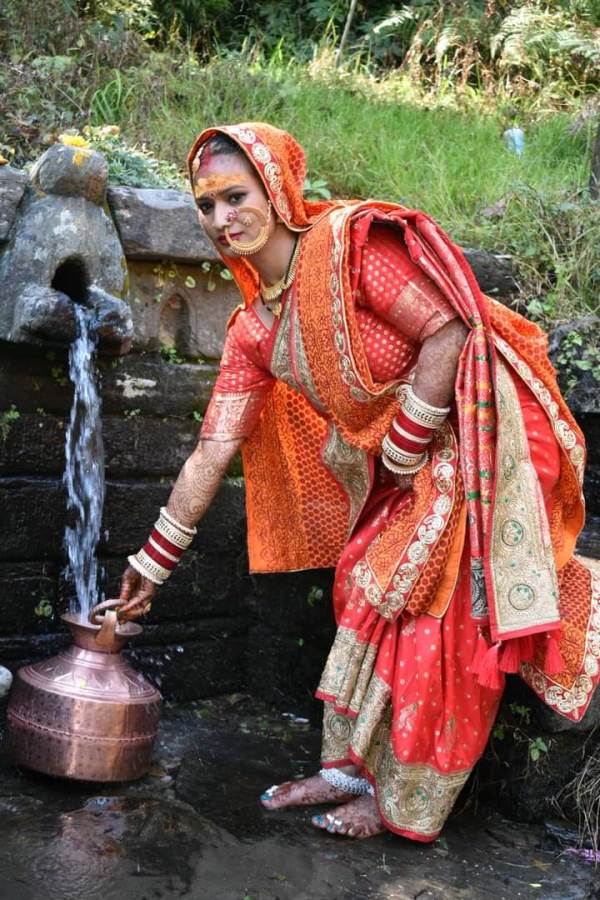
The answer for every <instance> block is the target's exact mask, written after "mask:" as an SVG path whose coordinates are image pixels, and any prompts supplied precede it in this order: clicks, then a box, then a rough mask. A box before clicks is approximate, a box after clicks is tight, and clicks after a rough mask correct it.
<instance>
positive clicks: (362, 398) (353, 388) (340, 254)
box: [330, 209, 373, 403]
mask: <svg viewBox="0 0 600 900" xmlns="http://www.w3.org/2000/svg"><path fill="white" fill-rule="evenodd" d="M351 212H352V210H351V209H346V210H339V211H336V212H334V213H333V214H332V215H331V218H330V221H331V233H332V238H333V241H332V257H331V264H332V272H331V278H330V287H331V301H332V302H331V315H332V324H333V341H334V346H335V348H336V350H337V352H338V356H339V360H338V362H339V366H340V373H341V378H342V381H343V382H344V384H346V385H347V386H348V388H349V390H350V394H351V395H352V397H353V398H354V400H357V401H358V402H359V403H368V402H369V401H370V400H372V399H373V394H371V393H369V392H368V391H366V390H365V388H364V385H361V384H360V382H359V378H358V375H357V373H356V366H355V364H354V360H353V358H352V348H351V346H350V338H349V334H348V327H347V323H346V307H345V304H344V298H343V287H342V284H343V281H342V279H343V264H344V243H343V240H342V232H343V229H344V225H345V223H346V220H347V219H348V217H349V215H350V214H351Z"/></svg>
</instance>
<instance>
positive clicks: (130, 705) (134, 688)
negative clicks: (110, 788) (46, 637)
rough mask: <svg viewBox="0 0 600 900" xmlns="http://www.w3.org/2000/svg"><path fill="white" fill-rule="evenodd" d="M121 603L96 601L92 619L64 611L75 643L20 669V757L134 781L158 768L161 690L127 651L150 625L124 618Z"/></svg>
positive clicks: (13, 733) (15, 702)
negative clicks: (124, 653) (121, 618)
mask: <svg viewBox="0 0 600 900" xmlns="http://www.w3.org/2000/svg"><path fill="white" fill-rule="evenodd" d="M118 603H119V601H106V602H105V603H101V604H99V605H98V606H96V607H94V609H93V610H92V612H91V614H90V619H92V621H86V620H85V619H83V618H82V617H81V616H78V615H74V614H72V613H69V614H66V615H64V616H62V619H63V620H64V621H65V622H66V623H67V625H68V626H69V628H70V629H71V633H72V635H73V641H74V643H73V644H72V645H71V646H69V647H68V648H67V649H66V650H63V651H62V652H61V653H59V654H58V655H57V656H52V657H50V658H49V659H45V660H43V661H42V662H39V663H35V664H34V665H29V666H24V667H23V668H22V669H19V671H18V672H17V674H16V676H15V681H14V685H13V689H12V693H11V697H10V700H9V704H8V709H7V719H8V735H9V747H10V750H11V754H12V757H13V759H14V760H15V762H17V763H18V764H19V765H22V766H25V767H27V768H29V769H35V770H36V771H38V772H45V773H46V774H48V775H59V776H63V777H66V778H75V779H79V780H83V781H128V780H130V779H134V778H140V777H141V776H142V775H144V774H145V773H146V772H147V771H148V769H149V768H150V764H151V759H152V748H153V745H154V741H155V738H156V734H157V731H158V720H159V716H160V701H161V696H160V693H159V692H158V691H157V690H156V688H155V687H153V685H151V684H150V683H149V682H148V681H147V680H146V679H145V678H144V676H143V675H142V674H141V673H139V672H136V671H135V670H134V669H132V668H131V667H130V666H129V665H128V664H127V663H126V662H125V660H124V658H123V656H122V654H121V650H122V648H123V647H124V645H125V644H126V643H127V641H128V640H129V639H130V638H131V637H133V636H134V635H136V634H140V632H141V631H142V628H141V626H140V625H137V624H135V623H133V622H126V623H123V624H120V623H119V622H118V618H117V613H116V612H115V610H114V607H116V606H118ZM101 611H104V615H103V616H102V617H99V613H100V612H101ZM98 623H99V624H98Z"/></svg>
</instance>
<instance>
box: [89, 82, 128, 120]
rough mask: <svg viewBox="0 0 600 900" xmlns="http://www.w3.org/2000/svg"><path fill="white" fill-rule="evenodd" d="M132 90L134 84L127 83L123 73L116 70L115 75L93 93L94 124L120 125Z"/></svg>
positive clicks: (91, 114) (91, 104)
mask: <svg viewBox="0 0 600 900" xmlns="http://www.w3.org/2000/svg"><path fill="white" fill-rule="evenodd" d="M132 91H133V85H126V84H125V81H124V79H123V76H122V75H121V73H120V72H119V71H118V70H115V77H114V78H112V79H111V80H110V81H107V83H106V84H105V85H103V87H101V88H98V89H97V90H96V91H94V93H93V94H92V99H91V101H90V116H91V120H92V125H118V124H119V122H120V121H121V118H122V116H123V113H124V111H125V107H126V104H127V101H128V100H129V98H130V96H131V93H132Z"/></svg>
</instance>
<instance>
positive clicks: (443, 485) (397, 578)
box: [352, 422, 458, 621]
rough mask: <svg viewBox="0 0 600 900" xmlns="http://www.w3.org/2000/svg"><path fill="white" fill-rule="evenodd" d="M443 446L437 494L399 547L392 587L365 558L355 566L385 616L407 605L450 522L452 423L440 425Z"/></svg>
mask: <svg viewBox="0 0 600 900" xmlns="http://www.w3.org/2000/svg"><path fill="white" fill-rule="evenodd" d="M439 439H440V440H441V447H439V448H438V449H436V450H434V452H433V458H432V462H431V476H432V479H433V483H434V485H435V488H436V494H435V497H434V500H433V501H432V503H431V505H430V506H429V509H428V510H427V514H426V515H425V516H424V517H423V519H422V520H421V521H420V522H419V523H418V524H417V526H416V528H415V530H414V532H413V535H412V537H411V539H410V541H409V542H408V544H407V545H406V547H405V548H404V549H403V550H400V548H399V551H400V555H399V560H398V565H397V567H396V571H395V574H394V575H393V577H392V581H391V584H392V587H391V589H388V590H386V591H385V592H384V590H383V589H382V587H381V586H380V584H379V583H378V581H377V578H376V576H375V573H374V572H373V569H372V568H371V566H370V565H369V563H368V561H367V560H366V559H362V560H359V562H357V563H356V565H355V566H354V568H353V569H352V580H353V581H354V583H355V584H356V585H357V586H358V587H360V588H362V589H363V591H364V593H365V596H366V598H367V600H368V601H369V603H371V605H372V606H374V607H375V608H376V609H377V611H378V612H379V613H380V614H381V615H382V616H383V617H384V618H386V619H389V620H390V621H393V620H394V619H395V618H396V617H397V615H398V613H399V612H401V611H402V610H403V609H404V607H405V606H406V604H407V602H408V599H409V597H410V595H411V593H412V590H413V588H414V586H415V584H416V583H417V581H418V579H419V577H420V576H421V573H422V572H423V570H424V568H425V566H426V565H427V561H428V560H429V557H430V555H431V552H432V550H433V548H434V547H435V545H436V543H437V541H438V540H439V539H440V537H441V536H442V534H443V532H444V529H445V528H446V526H447V524H448V520H449V518H450V513H451V512H452V507H453V504H454V495H455V490H456V464H457V461H458V460H457V456H458V453H457V445H456V437H455V435H454V432H453V431H452V428H451V426H450V425H449V424H448V423H447V422H446V423H444V426H443V428H442V429H441V433H440V437H439Z"/></svg>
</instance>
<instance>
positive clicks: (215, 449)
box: [119, 439, 242, 621]
mask: <svg viewBox="0 0 600 900" xmlns="http://www.w3.org/2000/svg"><path fill="white" fill-rule="evenodd" d="M241 443H242V441H241V439H240V440H233V441H222V442H221V441H209V440H200V441H199V443H198V446H197V447H196V449H195V450H194V452H193V453H192V454H191V456H190V457H189V458H188V460H187V461H186V462H185V464H184V465H183V467H182V469H181V472H180V473H179V476H178V478H177V481H176V482H175V487H174V488H173V490H172V492H171V496H170V497H169V500H168V503H167V511H168V512H169V513H171V515H172V516H173V518H174V519H175V520H176V521H177V522H179V523H180V524H181V525H185V526H187V527H189V528H194V527H195V525H196V523H197V522H198V521H199V520H200V519H201V518H202V516H203V515H204V513H205V512H206V510H207V509H208V507H209V505H210V502H211V500H212V499H213V497H214V496H215V494H216V493H217V490H218V489H219V485H220V483H221V480H222V478H223V475H224V474H225V472H226V471H227V466H228V465H229V463H230V461H231V459H232V457H233V456H234V454H235V453H236V451H237V450H238V448H239V446H240V444H241ZM157 587H158V586H157V585H156V584H154V582H153V581H150V579H149V578H144V576H143V575H140V573H139V572H138V571H137V570H136V569H134V568H133V567H132V566H128V567H127V568H126V569H125V572H124V573H123V577H122V580H121V593H120V599H121V600H123V602H124V604H125V605H124V606H122V607H121V608H120V609H119V617H120V618H121V619H122V620H123V621H125V620H127V619H137V618H138V617H139V616H142V615H144V613H145V612H147V611H148V607H149V604H150V602H151V600H152V598H153V597H154V595H155V593H156V590H157Z"/></svg>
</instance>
